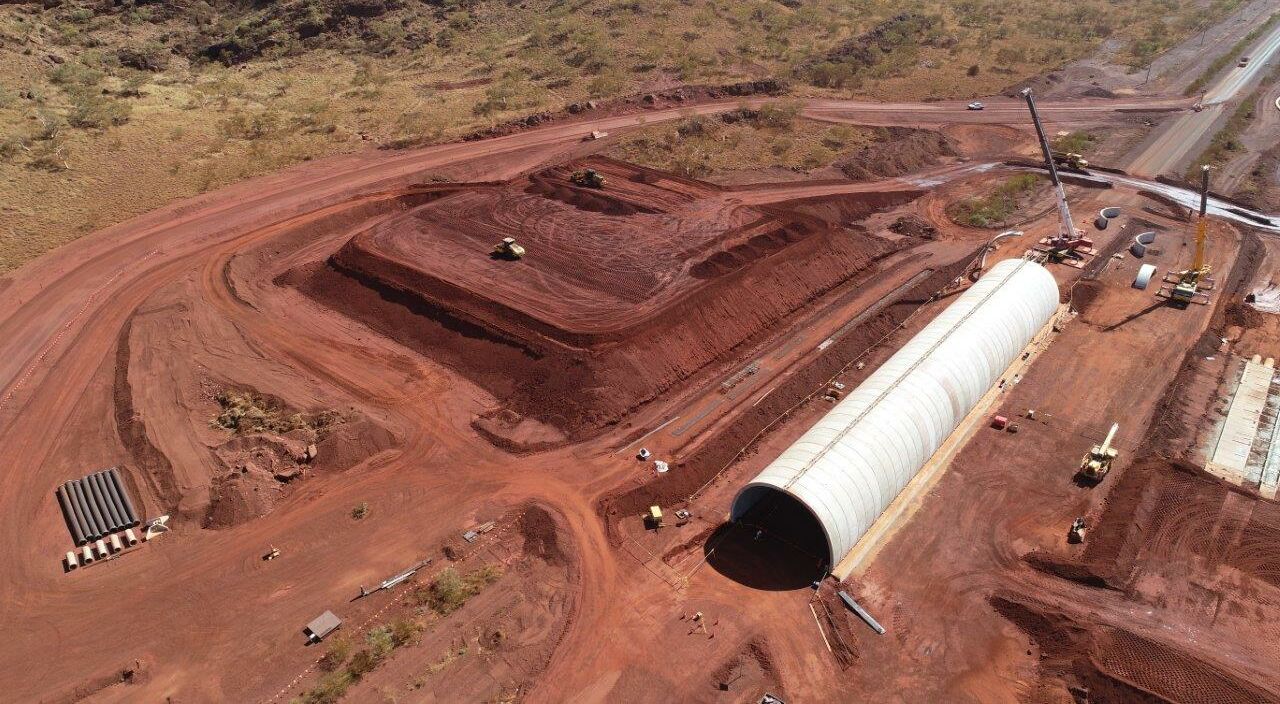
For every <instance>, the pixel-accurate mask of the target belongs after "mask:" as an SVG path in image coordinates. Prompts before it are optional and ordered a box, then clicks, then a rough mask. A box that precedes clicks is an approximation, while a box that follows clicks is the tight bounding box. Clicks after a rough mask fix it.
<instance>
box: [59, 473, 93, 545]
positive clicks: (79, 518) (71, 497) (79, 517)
mask: <svg viewBox="0 0 1280 704" xmlns="http://www.w3.org/2000/svg"><path fill="white" fill-rule="evenodd" d="M74 485H75V482H67V483H65V484H63V485H62V494H63V495H64V496H66V497H67V504H68V505H69V506H70V507H71V514H72V515H73V516H74V517H75V519H76V523H77V524H78V525H79V526H80V539H81V540H82V541H84V542H82V543H79V544H81V545H83V544H84V543H87V542H89V533H91V532H92V531H91V530H90V529H89V519H88V517H86V516H85V515H84V514H83V513H82V512H81V511H80V504H78V503H76V495H75V493H74V492H73V491H72V490H71V489H72V487H73V486H74Z"/></svg>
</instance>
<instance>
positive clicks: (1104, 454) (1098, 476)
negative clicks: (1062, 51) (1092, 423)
mask: <svg viewBox="0 0 1280 704" xmlns="http://www.w3.org/2000/svg"><path fill="white" fill-rule="evenodd" d="M1118 430H1120V424H1119V423H1112V424H1111V432H1109V433H1107V439H1106V440H1103V441H1102V444H1101V445H1094V446H1093V449H1091V450H1089V454H1087V455H1085V456H1084V459H1082V460H1080V474H1081V476H1083V477H1084V478H1085V479H1088V480H1090V481H1093V482H1100V481H1102V480H1103V479H1104V478H1105V477H1106V476H1107V472H1110V471H1111V463H1112V462H1113V461H1115V459H1116V457H1117V456H1118V455H1119V454H1120V452H1119V451H1118V450H1116V448H1114V447H1112V446H1111V443H1112V441H1114V440H1115V439H1116V431H1118Z"/></svg>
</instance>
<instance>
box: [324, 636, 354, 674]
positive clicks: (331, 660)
mask: <svg viewBox="0 0 1280 704" xmlns="http://www.w3.org/2000/svg"><path fill="white" fill-rule="evenodd" d="M350 654H351V639H350V638H346V637H343V636H339V637H337V638H334V639H333V640H332V641H330V642H329V649H328V650H327V651H325V654H324V656H323V657H321V658H320V662H319V663H317V667H319V668H320V669H321V670H323V671H325V672H335V671H337V669H338V668H339V667H341V666H342V663H344V662H346V661H347V656H348V655H350Z"/></svg>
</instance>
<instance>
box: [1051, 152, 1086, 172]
mask: <svg viewBox="0 0 1280 704" xmlns="http://www.w3.org/2000/svg"><path fill="white" fill-rule="evenodd" d="M1053 163H1054V164H1057V165H1058V166H1061V167H1063V168H1067V169H1075V170H1076V171H1084V170H1085V169H1087V168H1089V160H1088V159H1085V158H1084V156H1082V155H1080V154H1077V153H1075V152H1059V151H1055V152H1053Z"/></svg>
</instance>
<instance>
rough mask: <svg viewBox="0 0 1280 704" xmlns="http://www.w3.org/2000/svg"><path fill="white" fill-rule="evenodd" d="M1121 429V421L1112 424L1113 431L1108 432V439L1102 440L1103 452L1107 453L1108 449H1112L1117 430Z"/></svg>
mask: <svg viewBox="0 0 1280 704" xmlns="http://www.w3.org/2000/svg"><path fill="white" fill-rule="evenodd" d="M1119 429H1120V424H1119V423H1112V424H1111V432H1109V433H1107V439H1106V440H1103V441H1102V452H1101V454H1104V455H1105V454H1107V450H1110V449H1111V441H1112V440H1115V439H1116V431H1117V430H1119Z"/></svg>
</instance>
